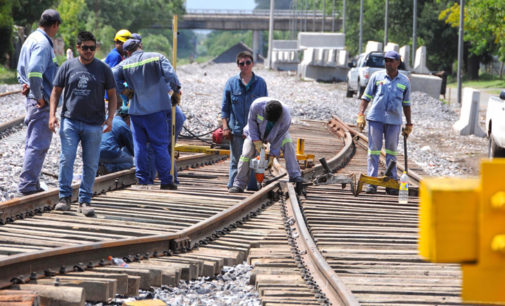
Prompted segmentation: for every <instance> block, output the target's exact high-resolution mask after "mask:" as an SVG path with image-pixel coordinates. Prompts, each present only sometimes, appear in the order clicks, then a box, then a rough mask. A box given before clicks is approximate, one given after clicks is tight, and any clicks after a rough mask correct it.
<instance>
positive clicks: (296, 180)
mask: <svg viewBox="0 0 505 306" xmlns="http://www.w3.org/2000/svg"><path fill="white" fill-rule="evenodd" d="M289 182H290V183H302V184H310V183H311V182H309V181H308V180H306V179H305V178H303V176H297V177H292V178H289Z"/></svg>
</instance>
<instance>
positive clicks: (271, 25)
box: [268, 0, 275, 69]
mask: <svg viewBox="0 0 505 306" xmlns="http://www.w3.org/2000/svg"><path fill="white" fill-rule="evenodd" d="M274 2H275V0H270V19H269V22H268V69H272V36H273V34H274Z"/></svg>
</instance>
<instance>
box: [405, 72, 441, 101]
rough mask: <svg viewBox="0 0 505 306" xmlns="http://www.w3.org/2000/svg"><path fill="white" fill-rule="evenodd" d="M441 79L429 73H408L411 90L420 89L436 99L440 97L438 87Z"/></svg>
mask: <svg viewBox="0 0 505 306" xmlns="http://www.w3.org/2000/svg"><path fill="white" fill-rule="evenodd" d="M441 86H442V79H441V78H439V77H437V76H433V75H429V74H415V73H411V74H410V87H411V92H414V91H421V92H424V93H426V94H428V95H429V96H431V97H433V98H435V99H438V98H439V97H440V87H441Z"/></svg>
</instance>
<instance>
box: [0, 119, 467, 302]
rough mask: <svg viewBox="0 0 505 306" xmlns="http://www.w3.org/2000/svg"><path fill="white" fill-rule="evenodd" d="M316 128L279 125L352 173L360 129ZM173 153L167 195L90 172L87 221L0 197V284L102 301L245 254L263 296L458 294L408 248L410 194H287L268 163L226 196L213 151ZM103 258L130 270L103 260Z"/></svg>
mask: <svg viewBox="0 0 505 306" xmlns="http://www.w3.org/2000/svg"><path fill="white" fill-rule="evenodd" d="M329 126H330V128H329V129H327V128H326V127H325V125H324V124H322V123H320V122H306V123H305V125H304V126H301V127H300V126H298V127H295V128H293V131H292V135H294V137H301V138H304V139H306V151H308V153H312V154H315V155H316V157H317V158H319V157H325V158H326V159H327V161H328V163H329V165H330V168H332V169H338V172H341V173H360V172H363V171H364V169H366V151H365V150H364V149H363V148H362V147H361V145H360V144H359V143H362V142H363V141H365V140H366V138H365V137H364V135H360V134H359V133H357V132H355V131H353V132H352V133H351V132H350V130H349V127H347V126H346V125H345V124H343V123H342V122H338V121H336V120H334V121H333V122H332V123H330V124H329ZM329 131H331V133H330V132H329ZM353 138H354V139H353ZM335 153H337V154H335ZM200 158H205V159H206V160H205V161H201V160H200ZM186 159H187V160H186V161H184V160H179V162H178V166H179V167H182V168H185V167H190V169H189V170H186V171H183V172H180V176H181V180H182V184H181V185H180V186H179V189H178V190H177V191H175V192H173V191H160V190H159V189H158V188H156V187H154V188H142V187H140V186H137V185H132V184H134V182H135V179H134V173H133V171H129V170H127V171H123V172H120V173H116V174H110V175H108V176H104V177H100V178H98V179H97V183H96V185H95V188H96V190H95V191H96V193H97V195H96V196H95V197H94V198H93V203H94V205H95V208H96V211H97V218H84V217H81V216H80V215H78V214H76V213H75V208H76V207H75V206H74V207H73V210H72V211H71V212H70V213H58V212H54V211H50V212H49V210H50V208H51V206H53V205H54V204H55V203H56V202H57V191H50V192H46V193H44V194H43V195H40V194H39V195H32V196H30V197H25V198H22V199H14V200H11V201H9V202H4V203H2V204H1V205H0V213H1V214H0V220H1V221H2V222H3V223H4V225H1V226H0V287H2V288H12V287H13V286H14V285H15V286H18V287H19V288H21V289H24V290H36V291H37V290H40V289H37V286H39V285H34V283H39V284H50V285H54V283H55V282H57V283H58V284H59V285H60V286H75V285H76V283H78V288H80V290H81V291H79V292H77V291H76V292H75V293H73V294H74V295H75V296H76V297H80V299H81V300H84V296H86V298H87V299H88V300H90V301H108V300H110V299H111V298H113V296H114V293H119V294H122V295H126V294H129V295H135V294H136V292H137V293H138V289H139V288H142V289H147V288H149V287H150V286H158V287H159V286H161V285H163V284H167V285H176V284H177V282H178V280H180V279H185V280H189V279H192V278H195V277H197V276H199V275H206V276H213V275H215V274H217V273H219V272H220V269H221V268H222V266H223V265H233V264H237V263H240V262H241V261H243V260H247V261H248V262H249V263H250V264H253V265H254V269H253V271H252V275H251V284H254V285H255V286H256V288H257V289H258V292H259V294H260V297H261V299H262V302H263V304H264V305H274V304H278V303H286V304H287V303H291V304H300V305H320V304H333V305H344V304H346V305H357V304H439V303H449V304H459V303H461V300H460V299H459V290H460V279H461V277H460V275H459V274H458V273H459V270H458V268H457V267H456V266H454V265H434V264H429V263H425V262H422V261H421V260H420V258H419V256H418V255H417V246H416V241H417V205H418V202H417V198H411V199H410V201H409V204H405V205H399V204H397V198H396V197H394V196H389V195H386V194H385V193H384V192H383V190H381V189H379V193H378V194H376V195H365V194H360V196H359V197H354V196H353V195H352V192H351V190H350V186H347V187H346V188H345V189H342V187H341V186H340V185H320V186H310V187H308V188H307V189H306V195H304V196H301V195H300V196H296V192H295V190H294V187H293V186H292V185H291V184H288V183H287V182H286V181H285V180H284V179H283V178H282V174H279V173H277V175H278V176H277V177H276V179H277V180H274V181H273V182H272V183H271V184H269V185H267V186H265V187H264V188H262V189H261V190H260V191H259V192H256V193H245V194H228V193H227V191H226V189H225V185H226V180H227V169H228V164H227V162H223V161H220V159H221V158H220V157H219V156H217V155H215V156H212V155H211V156H209V155H205V156H197V157H186ZM399 160H400V161H399V164H401V158H399ZM205 164H206V165H205ZM197 165H199V166H203V165H205V167H201V168H195V166H197ZM399 168H400V167H399ZM322 173H324V169H323V168H322V167H321V166H320V165H318V166H316V167H314V168H312V169H305V170H304V176H305V177H306V178H310V179H313V178H315V177H316V176H317V175H320V174H322ZM409 175H410V177H411V180H412V181H411V183H412V184H414V185H415V184H416V178H417V177H418V176H417V175H416V174H415V173H414V171H412V169H410V171H409ZM109 256H112V257H120V258H124V259H125V260H126V261H128V262H131V263H130V267H129V268H119V267H110V261H109V260H107V258H108V257H109ZM125 275H127V277H126V278H125ZM90 278H91V279H90ZM104 279H107V280H110V279H114V280H115V281H114V282H112V281H110V282H108V283H107V284H108V285H106V284H105V283H106V281H104ZM77 280H79V281H77ZM97 283H99V284H102V285H101V286H98V287H100V288H101V290H99V289H97V285H96V284H97ZM112 283H114V285H113V284H112ZM125 283H126V285H125ZM39 287H40V286H39ZM49 287H50V288H49V289H47V290H49V291H50V289H51V288H53V287H52V286H49ZM82 288H85V289H82ZM93 288H94V289H93ZM53 289H54V288H53ZM37 292H38V293H39V294H40V295H41V296H50V295H51V294H53V293H51V292H40V291H37ZM83 292H85V293H83ZM20 295H28V294H27V293H26V294H25V293H20ZM0 301H1V295H0Z"/></svg>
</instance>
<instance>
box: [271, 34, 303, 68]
mask: <svg viewBox="0 0 505 306" xmlns="http://www.w3.org/2000/svg"><path fill="white" fill-rule="evenodd" d="M299 63H300V59H299V51H298V41H297V40H274V41H272V69H275V70H282V71H287V70H290V71H294V70H296V68H297V67H298V64H299Z"/></svg>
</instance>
